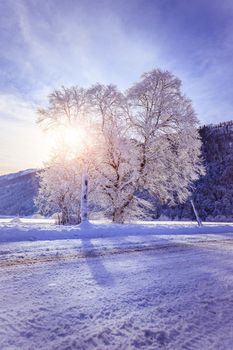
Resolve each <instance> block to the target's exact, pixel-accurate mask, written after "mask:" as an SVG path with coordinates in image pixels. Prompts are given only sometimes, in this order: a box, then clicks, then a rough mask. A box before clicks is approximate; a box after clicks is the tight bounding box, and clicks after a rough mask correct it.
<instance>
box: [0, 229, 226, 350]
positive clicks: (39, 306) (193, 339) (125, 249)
mask: <svg viewBox="0 0 233 350" xmlns="http://www.w3.org/2000/svg"><path fill="white" fill-rule="evenodd" d="M232 261H233V226H232V225H230V224H229V225H227V224H224V225H222V226H220V225H216V224H215V225H205V226H204V227H202V228H197V227H196V225H195V224H192V223H188V224H187V223H183V224H179V225H178V224H177V225H173V223H169V224H168V223H167V224H161V223H157V224H154V223H148V224H144V225H143V224H141V225H139V224H138V225H136V224H134V225H126V226H119V225H114V226H112V225H103V224H101V225H100V224H99V225H97V224H96V225H92V226H90V227H88V228H82V229H79V228H75V227H66V228H61V227H56V226H54V225H51V224H50V225H49V224H48V223H38V222H37V224H34V225H32V224H31V223H30V224H29V223H25V222H24V223H10V222H2V223H1V224H0V349H1V350H16V349H17V350H18V349H20V350H21V349H22V350H24V349H25V350H29V349H30V350H33V349H45V350H50V349H54V350H55V349H56V350H60V349H61V350H65V349H66V350H68V349H88V350H89V349H100V350H104V349H111V350H112V349H113V350H114V349H153V350H154V349H175V350H179V349H211V350H212V349H216V350H217V349H222V350H223V349H224V350H226V349H227V350H228V349H229V350H231V349H232V344H233V263H232Z"/></svg>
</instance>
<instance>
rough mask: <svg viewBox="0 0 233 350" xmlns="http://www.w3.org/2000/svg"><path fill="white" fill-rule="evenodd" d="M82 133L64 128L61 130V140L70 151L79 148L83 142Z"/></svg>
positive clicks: (70, 128)
mask: <svg viewBox="0 0 233 350" xmlns="http://www.w3.org/2000/svg"><path fill="white" fill-rule="evenodd" d="M83 137H84V132H83V131H81V130H78V129H75V128H72V127H66V128H64V130H63V139H64V143H65V145H66V146H67V147H68V148H70V149H77V148H80V147H81V146H82V144H83V142H84V140H83Z"/></svg>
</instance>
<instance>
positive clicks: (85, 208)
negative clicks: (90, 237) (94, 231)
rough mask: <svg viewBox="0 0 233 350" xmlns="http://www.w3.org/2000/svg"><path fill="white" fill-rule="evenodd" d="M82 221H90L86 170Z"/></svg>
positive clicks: (83, 181) (83, 180) (83, 177)
mask: <svg viewBox="0 0 233 350" xmlns="http://www.w3.org/2000/svg"><path fill="white" fill-rule="evenodd" d="M81 223H89V220H88V175H87V174H86V172H84V173H83V175H82V191H81Z"/></svg>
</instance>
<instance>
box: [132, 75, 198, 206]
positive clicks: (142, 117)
mask: <svg viewBox="0 0 233 350" xmlns="http://www.w3.org/2000/svg"><path fill="white" fill-rule="evenodd" d="M127 99H128V117H129V120H130V124H131V128H132V133H133V135H134V137H135V139H136V141H137V149H138V151H139V154H140V169H139V173H140V176H139V179H138V184H139V187H140V188H141V190H144V189H147V190H148V191H149V192H150V193H152V194H153V195H155V196H156V197H157V198H159V199H160V200H161V201H162V202H170V203H171V204H174V203H177V202H182V201H184V200H185V199H186V198H187V197H188V196H189V194H190V189H191V185H192V182H193V181H195V180H197V179H198V177H199V176H200V174H202V173H203V166H202V162H201V158H200V155H201V151H200V147H201V142H200V140H199V136H198V131H197V125H198V120H197V118H196V115H195V112H194V110H193V107H192V103H191V101H190V100H189V99H187V98H186V97H185V96H184V95H183V94H182V92H181V82H180V80H178V79H177V78H175V77H174V76H173V75H172V74H171V73H169V72H166V71H165V72H163V71H161V70H158V69H157V70H154V71H152V72H149V73H146V74H144V75H143V76H142V79H141V80H140V81H139V82H138V83H136V84H134V86H133V87H131V88H130V89H129V90H128V92H127Z"/></svg>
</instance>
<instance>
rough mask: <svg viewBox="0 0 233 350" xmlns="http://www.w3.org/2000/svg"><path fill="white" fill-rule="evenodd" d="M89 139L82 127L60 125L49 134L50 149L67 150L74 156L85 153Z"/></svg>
mask: <svg viewBox="0 0 233 350" xmlns="http://www.w3.org/2000/svg"><path fill="white" fill-rule="evenodd" d="M87 139H88V137H87V132H86V131H85V129H83V128H81V127H80V128H76V127H72V126H60V127H58V128H56V129H53V130H51V131H49V132H48V134H47V143H48V147H49V149H50V150H52V151H54V150H55V151H61V152H62V151H67V152H69V153H70V155H72V156H74V155H77V154H81V153H83V151H84V149H85V147H86V144H87Z"/></svg>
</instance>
